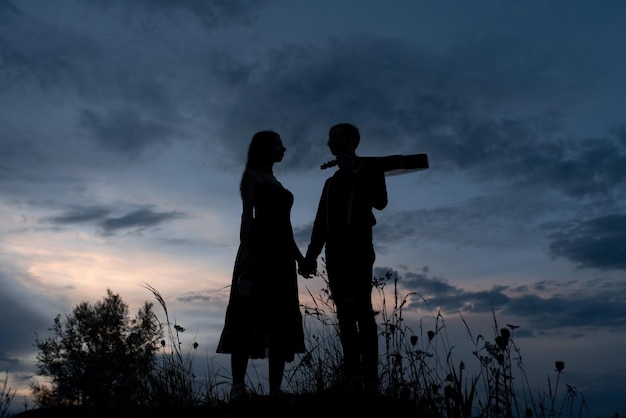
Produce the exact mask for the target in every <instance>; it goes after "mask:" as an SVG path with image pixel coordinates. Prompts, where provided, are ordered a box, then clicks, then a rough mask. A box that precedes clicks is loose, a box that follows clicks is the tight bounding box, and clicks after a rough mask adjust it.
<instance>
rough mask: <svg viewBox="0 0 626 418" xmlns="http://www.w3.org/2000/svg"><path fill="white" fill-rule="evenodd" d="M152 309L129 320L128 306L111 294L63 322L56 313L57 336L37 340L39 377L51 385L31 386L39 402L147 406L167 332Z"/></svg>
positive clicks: (148, 305) (80, 307)
mask: <svg viewBox="0 0 626 418" xmlns="http://www.w3.org/2000/svg"><path fill="white" fill-rule="evenodd" d="M152 307H153V305H152V303H148V302H145V304H144V305H143V307H142V308H140V309H139V311H138V312H137V315H136V316H135V318H133V319H131V318H130V317H129V315H128V305H127V304H126V303H125V302H124V301H122V299H121V297H120V296H119V295H117V294H114V293H113V292H111V290H107V295H106V297H105V298H104V299H103V300H102V301H99V302H96V303H95V304H94V305H91V304H89V303H88V302H82V303H80V304H79V305H77V306H76V307H75V308H74V310H73V311H72V314H71V315H66V316H65V319H64V320H62V319H61V315H57V317H56V318H55V319H54V325H53V327H52V328H50V329H49V330H50V331H52V332H53V333H54V336H51V337H47V338H44V339H39V338H38V337H37V338H36V344H35V345H36V347H37V348H38V349H39V353H38V354H37V357H36V360H37V369H38V374H39V375H40V376H45V377H49V378H50V379H49V385H47V384H44V383H35V384H33V385H32V386H31V389H32V392H33V395H34V397H35V399H36V402H37V403H38V404H39V405H40V406H42V407H47V406H68V405H80V406H87V407H94V408H98V409H100V408H115V407H127V406H143V405H148V404H149V403H150V402H151V399H150V394H151V383H152V381H153V380H152V372H153V370H154V363H155V357H156V351H157V350H158V349H159V344H160V341H161V337H162V334H163V330H162V325H161V324H160V322H159V321H158V319H157V318H156V316H155V314H154V313H153V310H152Z"/></svg>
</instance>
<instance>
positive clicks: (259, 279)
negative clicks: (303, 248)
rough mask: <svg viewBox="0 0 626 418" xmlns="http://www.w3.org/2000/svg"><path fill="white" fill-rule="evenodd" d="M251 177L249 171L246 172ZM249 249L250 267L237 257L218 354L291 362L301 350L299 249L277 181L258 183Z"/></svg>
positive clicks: (287, 196)
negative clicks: (254, 262) (250, 256)
mask: <svg viewBox="0 0 626 418" xmlns="http://www.w3.org/2000/svg"><path fill="white" fill-rule="evenodd" d="M246 175H253V174H252V173H249V172H248V170H247V171H246V172H245V173H244V176H246ZM253 206H254V218H253V221H252V226H251V230H250V234H251V237H250V238H251V239H250V243H249V252H250V254H251V255H252V257H253V258H254V260H255V261H256V265H255V266H254V267H253V268H251V267H250V266H246V265H244V263H242V261H241V245H240V247H239V251H238V252H237V257H236V259H235V266H234V269H233V277H232V285H231V290H230V298H229V302H228V307H227V308H226V316H225V320H224V328H223V330H222V334H221V337H220V341H219V344H218V346H217V352H218V353H233V352H237V353H247V354H248V356H249V357H250V358H267V357H269V355H270V353H271V354H272V357H274V356H276V357H277V358H283V359H285V360H286V361H293V359H294V354H295V353H303V352H304V351H305V346H304V331H303V326H302V315H301V313H300V303H299V299H298V281H297V273H296V254H297V252H296V251H297V247H296V245H295V243H294V239H293V229H292V226H291V208H292V206H293V194H292V193H291V192H290V191H289V190H287V189H285V188H284V187H283V186H282V185H281V184H280V183H279V182H278V181H275V180H269V179H265V180H263V181H260V182H258V183H256V186H255V191H254V195H253Z"/></svg>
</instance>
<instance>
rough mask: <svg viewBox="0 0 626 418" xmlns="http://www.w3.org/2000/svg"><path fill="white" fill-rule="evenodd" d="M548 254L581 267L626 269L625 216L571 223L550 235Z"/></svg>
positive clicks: (602, 217) (601, 217)
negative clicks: (565, 259)
mask: <svg viewBox="0 0 626 418" xmlns="http://www.w3.org/2000/svg"><path fill="white" fill-rule="evenodd" d="M551 238H552V241H551V242H550V247H549V251H550V254H551V255H552V256H553V257H555V258H557V257H563V258H567V259H568V260H570V261H572V262H573V263H575V264H576V265H577V266H579V267H581V268H597V269H604V270H611V269H616V270H626V215H624V214H622V213H618V214H607V215H603V216H598V217H596V218H593V219H589V220H583V221H578V222H571V223H569V224H567V225H564V226H563V227H562V228H561V229H560V230H559V231H557V232H554V233H553V234H552V235H551Z"/></svg>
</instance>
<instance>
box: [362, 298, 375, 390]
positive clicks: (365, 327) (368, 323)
mask: <svg viewBox="0 0 626 418" xmlns="http://www.w3.org/2000/svg"><path fill="white" fill-rule="evenodd" d="M358 326H359V347H360V349H361V361H362V373H363V384H364V387H365V390H366V391H367V392H368V394H372V395H375V394H377V393H378V327H377V326H376V319H375V317H374V311H373V309H372V303H371V300H362V301H361V306H360V307H359V319H358Z"/></svg>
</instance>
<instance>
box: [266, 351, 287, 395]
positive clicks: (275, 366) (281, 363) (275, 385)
mask: <svg viewBox="0 0 626 418" xmlns="http://www.w3.org/2000/svg"><path fill="white" fill-rule="evenodd" d="M268 366H269V379H270V395H279V394H280V391H281V389H280V385H281V384H282V383H283V374H284V372H285V359H284V358H283V357H282V356H278V357H277V356H272V355H270V356H269V358H268Z"/></svg>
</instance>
